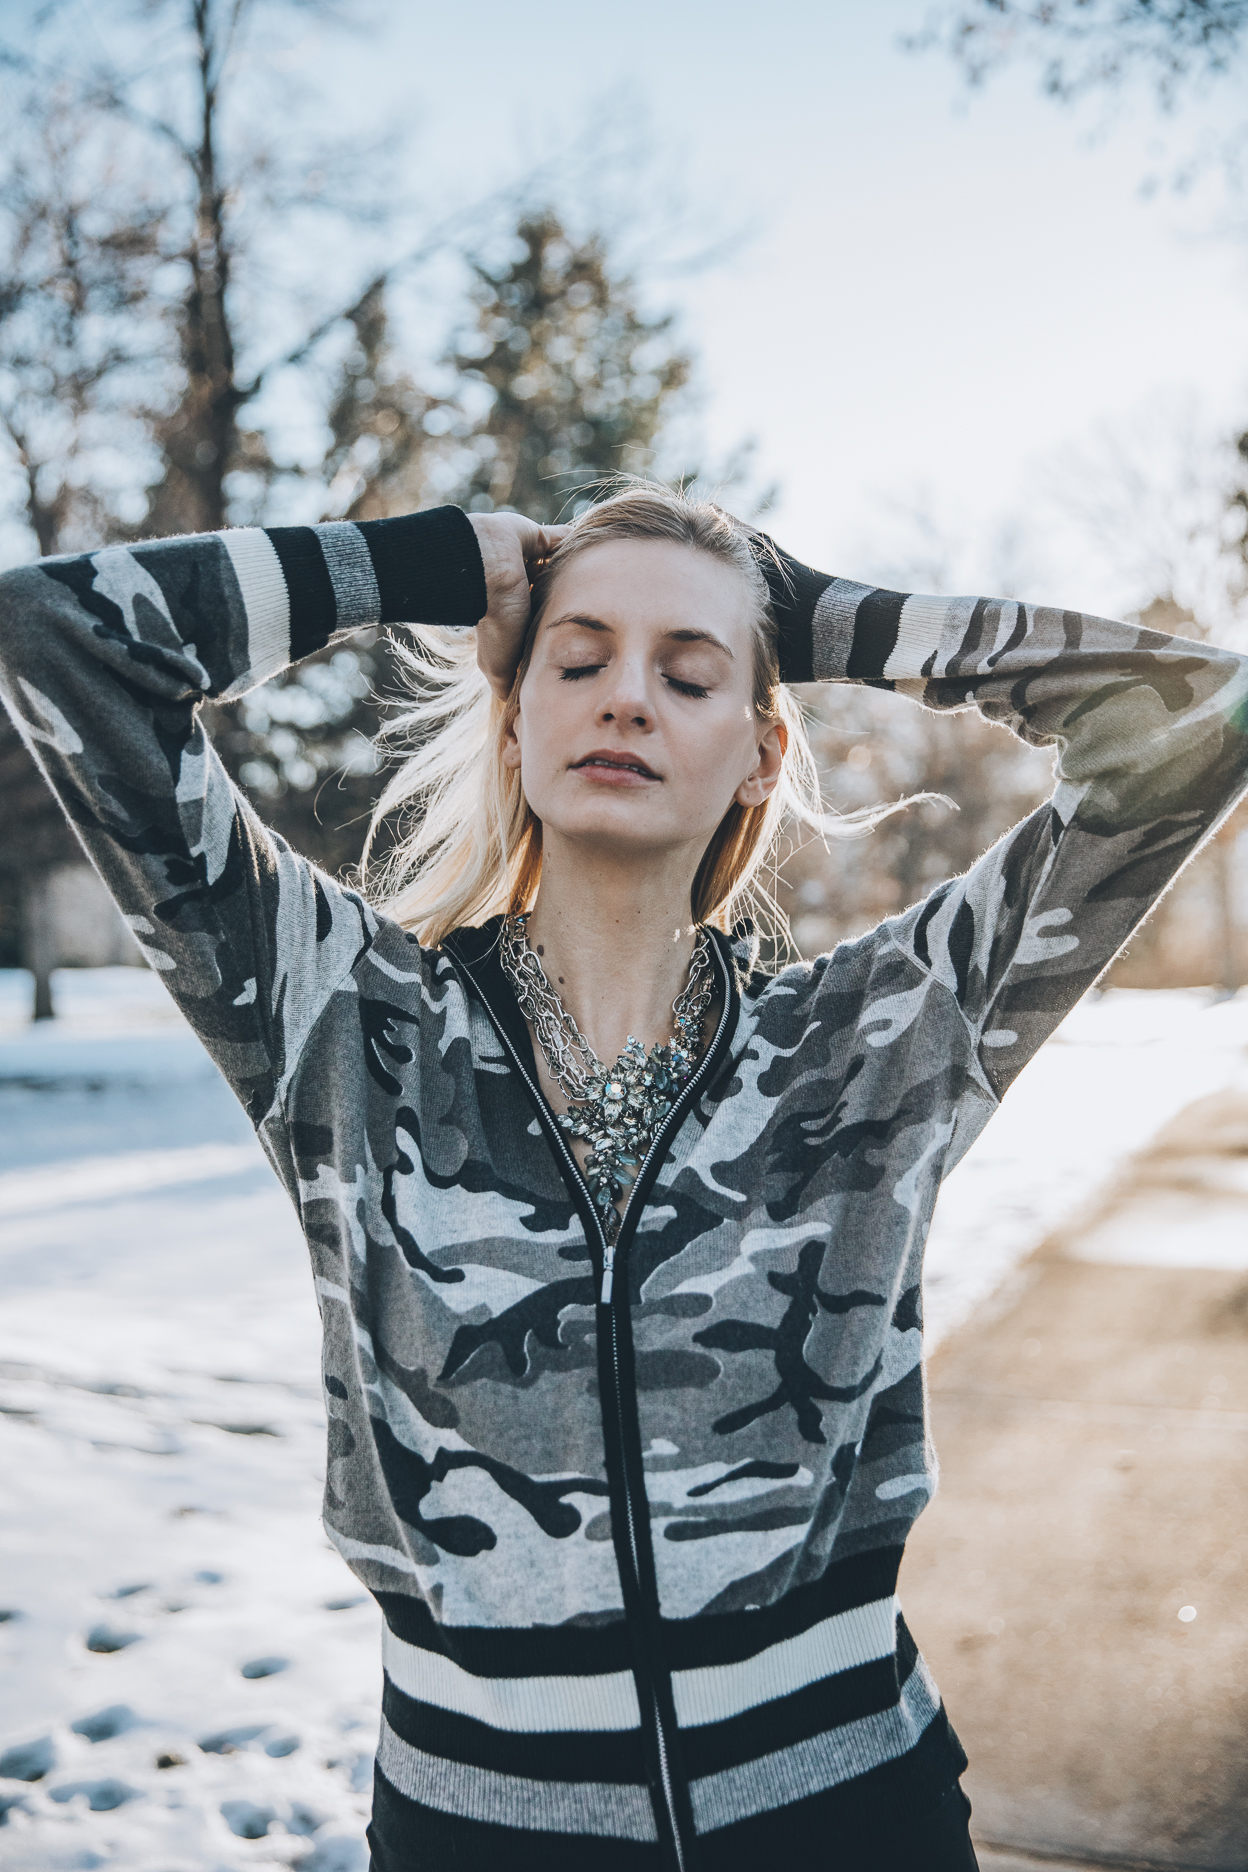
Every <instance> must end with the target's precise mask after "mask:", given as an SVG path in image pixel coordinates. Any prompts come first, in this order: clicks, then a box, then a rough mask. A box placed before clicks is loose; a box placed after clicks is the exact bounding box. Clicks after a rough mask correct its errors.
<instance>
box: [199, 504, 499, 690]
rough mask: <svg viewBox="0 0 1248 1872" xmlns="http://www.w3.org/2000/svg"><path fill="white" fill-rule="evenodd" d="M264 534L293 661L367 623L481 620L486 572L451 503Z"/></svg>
mask: <svg viewBox="0 0 1248 1872" xmlns="http://www.w3.org/2000/svg"><path fill="white" fill-rule="evenodd" d="M264 534H265V537H266V539H267V540H268V542H269V544H270V545H271V546H272V548H273V551H274V553H275V554H276V556H277V560H278V563H279V564H280V566H281V573H282V578H283V580H284V582H285V586H286V592H287V594H288V599H289V607H290V657H291V660H292V661H294V662H297V661H298V660H299V658H300V657H305V656H310V655H311V654H312V652H313V651H315V650H320V649H323V648H324V646H325V645H326V644H327V643H328V642H329V640H330V638H331V637H333V636H336V635H338V634H339V633H341V632H343V631H349V630H358V629H360V628H361V626H363V625H366V624H448V625H452V626H466V625H470V624H475V623H476V622H477V620H478V619H479V618H482V617H484V615H485V610H486V595H485V568H484V566H483V565H482V562H481V552H480V548H479V547H478V545H477V536H476V534H475V533H474V532H473V530H472V524H471V522H470V521H469V519H468V516H467V515H466V514H465V513H463V512H462V510H461V509H460V508H458V507H432V508H429V509H427V510H426V511H425V512H424V513H415V514H402V515H400V516H399V517H398V518H396V519H393V520H361V521H358V522H353V521H350V520H338V521H331V522H329V523H327V524H325V525H322V526H311V527H266V528H265V529H264ZM229 537H230V536H229V535H226V538H227V540H228V539H229ZM236 569H237V563H236ZM250 609H251V603H250V597H248V610H249V611H250Z"/></svg>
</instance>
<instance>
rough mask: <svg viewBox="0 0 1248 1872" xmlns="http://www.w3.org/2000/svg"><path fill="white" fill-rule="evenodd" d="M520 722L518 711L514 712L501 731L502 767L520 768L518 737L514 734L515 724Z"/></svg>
mask: <svg viewBox="0 0 1248 1872" xmlns="http://www.w3.org/2000/svg"><path fill="white" fill-rule="evenodd" d="M519 720H520V711H519V709H517V710H516V712H515V714H514V715H513V716H512V718H511V720H510V721H509V722H508V724H507V726H506V728H505V729H504V730H503V766H504V767H510V768H512V769H518V768H519V766H520V737H519V735H518V734H517V733H516V724H517V722H518V721H519Z"/></svg>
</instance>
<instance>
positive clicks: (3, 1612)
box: [0, 1605, 22, 1625]
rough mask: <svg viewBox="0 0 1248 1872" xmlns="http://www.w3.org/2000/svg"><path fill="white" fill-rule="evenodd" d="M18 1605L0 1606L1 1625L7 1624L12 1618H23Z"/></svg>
mask: <svg viewBox="0 0 1248 1872" xmlns="http://www.w3.org/2000/svg"><path fill="white" fill-rule="evenodd" d="M21 1616H22V1615H21V1613H20V1612H19V1611H18V1609H17V1607H16V1606H7V1605H6V1606H0V1625H7V1624H8V1623H9V1620H10V1619H17V1618H21Z"/></svg>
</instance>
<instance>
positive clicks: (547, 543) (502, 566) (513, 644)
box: [468, 513, 568, 701]
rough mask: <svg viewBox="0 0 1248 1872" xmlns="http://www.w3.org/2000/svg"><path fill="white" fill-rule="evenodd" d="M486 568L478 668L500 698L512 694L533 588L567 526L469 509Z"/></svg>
mask: <svg viewBox="0 0 1248 1872" xmlns="http://www.w3.org/2000/svg"><path fill="white" fill-rule="evenodd" d="M468 520H469V522H470V524H471V526H472V530H473V532H474V533H475V534H476V536H477V545H478V546H479V547H480V549H481V561H482V564H483V565H484V567H485V597H486V604H487V606H488V607H489V608H488V609H487V611H486V614H485V616H484V617H483V618H482V619H481V621H480V623H479V624H478V625H477V666H478V668H479V669H480V670H481V672H482V674H483V675H484V676H485V678H486V680H487V681H488V683H489V685H490V688H491V689H492V690H493V691H494V693H495V695H496V696H501V697H502V698H503V700H504V701H505V700H506V699H507V697H508V696H509V695H510V694H511V685H512V683H513V681H514V680H515V675H516V667H517V665H518V664H519V662H520V655H521V652H522V651H523V649H524V637H525V632H526V631H527V630H528V628H529V608H530V605H529V587H530V586H531V584H532V583H533V579H534V577H535V576H536V574H537V573H538V572H539V571H540V570H541V568H542V566H543V565H544V564H545V562H546V560H547V559H549V558H550V555H551V554H552V553H553V552H554V550H555V547H556V546H557V545H558V544H559V542H560V540H561V539H563V537H564V535H565V534H566V533H567V531H568V529H567V527H566V526H539V525H538V523H537V521H536V520H527V519H526V518H525V516H524V515H523V514H516V513H490V514H485V513H470V514H469V515H468Z"/></svg>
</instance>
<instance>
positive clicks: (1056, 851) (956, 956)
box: [771, 555, 1248, 1096]
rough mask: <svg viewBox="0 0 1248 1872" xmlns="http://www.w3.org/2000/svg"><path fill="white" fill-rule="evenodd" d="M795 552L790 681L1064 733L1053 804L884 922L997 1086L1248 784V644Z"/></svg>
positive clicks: (1055, 741) (783, 591) (1035, 735)
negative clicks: (943, 586)
mask: <svg viewBox="0 0 1248 1872" xmlns="http://www.w3.org/2000/svg"><path fill="white" fill-rule="evenodd" d="M782 558H783V555H782ZM784 565H785V573H786V576H785V577H783V578H782V577H780V576H778V575H771V583H772V589H773V600H774V606H775V609H776V611H777V614H778V618H779V622H780V633H781V657H782V672H783V674H784V676H785V679H786V681H789V682H809V681H815V682H838V681H839V682H859V683H867V684H870V685H872V686H873V687H876V688H883V689H895V690H896V691H898V693H899V694H901V695H904V696H908V697H909V698H910V699H911V700H912V701H914V702H918V703H920V704H922V705H923V706H924V707H926V708H933V709H959V708H964V707H968V706H970V707H974V708H977V709H978V710H979V712H980V714H981V715H983V716H985V717H986V718H987V719H988V720H989V721H994V722H1001V723H1003V724H1005V725H1006V726H1007V727H1009V728H1011V729H1013V731H1014V733H1015V734H1017V735H1019V736H1020V737H1021V738H1022V739H1023V740H1024V741H1028V742H1030V743H1032V744H1033V745H1035V746H1053V747H1055V748H1056V750H1057V784H1056V788H1055V790H1054V793H1053V796H1052V798H1051V799H1050V800H1049V802H1048V803H1047V804H1046V805H1044V806H1042V807H1040V808H1039V809H1038V810H1037V811H1036V812H1034V813H1032V814H1031V815H1030V816H1029V817H1028V818H1026V819H1024V820H1023V821H1022V822H1021V823H1020V824H1019V825H1017V826H1015V827H1014V829H1013V831H1011V832H1008V833H1007V834H1006V835H1005V837H1004V838H1002V839H1000V840H999V841H998V842H997V844H996V845H994V846H993V848H992V850H991V851H989V852H987V853H985V855H984V856H983V857H982V858H981V859H980V860H979V862H978V863H977V864H975V865H973V866H972V868H971V869H970V870H969V871H968V872H967V873H966V874H965V875H964V876H963V877H959V878H954V879H952V880H951V881H950V882H948V883H946V884H942V885H940V886H939V887H938V888H937V889H936V890H935V891H933V892H932V894H931V895H930V896H929V897H928V898H927V899H926V901H925V902H924V903H922V904H918V905H916V906H914V907H913V908H912V909H910V910H908V911H906V912H905V913H903V914H902V915H901V916H900V917H898V918H896V919H894V920H893V922H892V923H890V924H889V925H888V926H887V927H888V929H889V931H890V934H891V935H892V936H893V939H894V940H895V941H896V942H898V943H899V944H901V945H902V946H904V947H905V948H906V949H907V951H908V952H909V953H910V954H911V955H912V956H913V958H914V959H915V960H916V961H917V962H918V964H919V965H920V966H921V967H922V968H923V969H925V970H927V971H928V972H929V973H931V974H932V975H934V976H936V977H937V978H938V979H939V980H940V981H942V982H944V983H945V984H946V985H947V986H948V988H949V989H950V991H951V992H952V993H953V994H954V995H956V997H957V999H958V1001H959V1003H960V1005H961V1007H962V1009H963V1012H964V1014H965V1016H966V1019H967V1020H968V1022H970V1023H971V1024H972V1026H973V1027H974V1029H975V1032H976V1035H977V1038H978V1041H979V1045H980V1049H981V1050H980V1059H981V1062H982V1065H983V1068H984V1071H985V1074H986V1076H987V1079H988V1082H989V1084H990V1085H991V1086H992V1088H993V1090H994V1091H995V1092H996V1093H997V1095H998V1096H1000V1094H1001V1092H1003V1091H1004V1089H1005V1088H1006V1086H1008V1085H1009V1083H1010V1081H1011V1080H1012V1079H1013V1077H1014V1076H1015V1074H1016V1073H1017V1072H1018V1071H1019V1070H1020V1069H1021V1067H1022V1066H1023V1065H1025V1064H1026V1062H1027V1060H1028V1059H1029V1058H1030V1057H1031V1055H1032V1054H1033V1053H1034V1052H1035V1050H1036V1048H1037V1047H1038V1046H1039V1045H1040V1043H1041V1042H1042V1041H1043V1040H1045V1039H1046V1038H1047V1037H1048V1035H1049V1034H1050V1033H1051V1032H1052V1031H1053V1029H1054V1028H1055V1027H1056V1026H1057V1024H1058V1022H1059V1021H1060V1020H1061V1019H1062V1017H1063V1015H1064V1014H1066V1013H1067V1011H1068V1010H1069V1009H1070V1008H1071V1007H1072V1006H1073V1004H1074V1003H1075V1002H1076V1001H1077V1000H1078V998H1079V996H1080V995H1081V994H1083V992H1084V991H1085V989H1087V988H1089V987H1090V986H1091V985H1092V983H1093V982H1094V981H1095V980H1096V978H1097V976H1098V975H1099V974H1100V973H1101V972H1102V970H1103V969H1104V968H1105V967H1106V965H1107V964H1108V963H1109V962H1110V960H1111V959H1112V958H1113V956H1114V955H1116V953H1117V952H1118V950H1119V949H1120V948H1121V947H1122V945H1123V943H1124V942H1126V940H1127V938H1128V937H1129V936H1130V934H1131V932H1132V930H1133V929H1134V928H1135V927H1136V925H1137V924H1138V923H1139V922H1140V921H1141V919H1142V918H1143V917H1145V916H1146V915H1147V914H1148V911H1149V910H1150V909H1151V907H1152V905H1153V904H1154V903H1156V901H1157V899H1158V898H1159V897H1160V896H1161V895H1162V894H1163V892H1164V891H1165V890H1166V889H1167V887H1168V886H1169V885H1170V883H1171V882H1172V881H1173V879H1174V878H1175V876H1176V875H1177V873H1178V872H1179V870H1180V869H1181V868H1182V866H1183V865H1184V864H1185V863H1186V862H1187V860H1188V859H1189V858H1190V857H1191V856H1192V854H1193V852H1194V851H1195V850H1196V848H1197V847H1198V845H1199V844H1200V843H1201V841H1202V840H1203V839H1204V838H1205V837H1206V836H1207V835H1208V833H1209V832H1211V831H1212V829H1213V828H1214V827H1215V826H1216V825H1217V823H1218V822H1219V820H1220V819H1221V818H1222V817H1223V816H1224V815H1225V814H1226V813H1227V812H1228V811H1229V810H1230V808H1231V807H1232V806H1233V805H1234V803H1235V801H1236V799H1237V798H1238V797H1239V795H1240V794H1241V793H1242V792H1243V790H1244V788H1245V786H1246V785H1248V658H1244V657H1241V656H1236V655H1234V654H1233V653H1232V652H1230V651H1228V650H1220V649H1217V648H1215V647H1214V646H1212V645H1210V644H1201V643H1190V642H1187V641H1185V640H1184V639H1182V638H1179V637H1168V636H1165V635H1163V634H1162V633H1161V632H1158V631H1150V630H1142V629H1140V628H1139V627H1138V626H1134V625H1129V624H1115V623H1111V622H1109V621H1107V620H1106V619H1104V618H1098V617H1088V616H1085V615H1083V614H1082V613H1080V612H1077V611H1059V610H1057V609H1054V608H1053V607H1050V606H1044V605H1029V604H1016V603H1014V602H1013V601H1012V600H1007V599H992V598H943V597H920V596H916V595H914V594H911V593H905V592H892V591H883V590H878V589H874V588H872V587H871V586H868V585H859V584H855V583H852V582H851V581H849V580H847V579H833V578H829V577H827V576H826V574H823V573H817V572H812V571H811V570H810V569H809V568H808V567H806V566H801V565H799V564H798V563H797V562H796V561H792V560H787V559H785V560H784Z"/></svg>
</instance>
